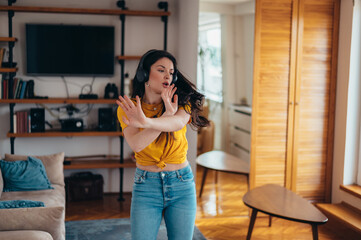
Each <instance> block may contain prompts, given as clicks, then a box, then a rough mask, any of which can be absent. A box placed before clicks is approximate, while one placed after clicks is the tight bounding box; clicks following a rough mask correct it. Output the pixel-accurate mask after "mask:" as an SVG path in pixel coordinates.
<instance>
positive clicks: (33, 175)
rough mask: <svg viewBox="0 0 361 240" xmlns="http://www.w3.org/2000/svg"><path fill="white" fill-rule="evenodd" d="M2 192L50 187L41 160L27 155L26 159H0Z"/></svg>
mask: <svg viewBox="0 0 361 240" xmlns="http://www.w3.org/2000/svg"><path fill="white" fill-rule="evenodd" d="M0 167H1V172H2V175H3V179H4V192H11V191H33V190H43V189H51V188H52V187H51V184H50V182H49V179H48V177H47V175H46V171H45V168H44V165H43V163H42V161H41V160H39V159H36V158H33V157H29V158H28V160H27V161H13V162H9V161H4V160H0Z"/></svg>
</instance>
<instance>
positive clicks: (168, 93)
mask: <svg viewBox="0 0 361 240" xmlns="http://www.w3.org/2000/svg"><path fill="white" fill-rule="evenodd" d="M176 91H177V87H175V85H174V84H172V85H170V86H169V87H167V88H164V89H163V90H162V93H161V97H162V99H163V102H164V106H165V114H167V115H171V116H173V115H174V114H176V112H177V110H178V95H177V94H174V93H175V92H176ZM173 96H174V99H173V101H172V98H173Z"/></svg>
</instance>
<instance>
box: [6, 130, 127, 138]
mask: <svg viewBox="0 0 361 240" xmlns="http://www.w3.org/2000/svg"><path fill="white" fill-rule="evenodd" d="M6 136H7V137H87V136H92V137H96V136H99V137H101V136H108V137H118V136H123V133H122V132H120V131H111V132H105V131H104V132H101V131H83V132H61V131H45V132H36V133H8V134H7V135H6Z"/></svg>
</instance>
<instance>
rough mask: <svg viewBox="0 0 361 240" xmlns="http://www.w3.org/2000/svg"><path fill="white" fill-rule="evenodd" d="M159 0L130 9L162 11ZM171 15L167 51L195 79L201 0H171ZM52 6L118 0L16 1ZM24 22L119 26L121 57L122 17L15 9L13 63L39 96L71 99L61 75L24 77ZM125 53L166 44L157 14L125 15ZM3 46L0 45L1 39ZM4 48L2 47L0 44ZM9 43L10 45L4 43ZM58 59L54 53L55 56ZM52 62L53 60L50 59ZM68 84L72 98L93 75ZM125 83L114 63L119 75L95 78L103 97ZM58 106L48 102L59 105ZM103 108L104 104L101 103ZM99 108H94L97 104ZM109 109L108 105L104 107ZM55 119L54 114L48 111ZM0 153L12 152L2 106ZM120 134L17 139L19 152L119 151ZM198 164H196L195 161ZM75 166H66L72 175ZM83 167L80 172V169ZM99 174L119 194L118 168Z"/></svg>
mask: <svg viewBox="0 0 361 240" xmlns="http://www.w3.org/2000/svg"><path fill="white" fill-rule="evenodd" d="M158 2H159V0H132V1H126V3H127V7H128V8H129V9H130V10H153V11H159V9H158V7H157V5H158ZM168 3H169V11H170V12H171V16H170V17H169V22H168V51H169V52H171V53H173V54H174V55H175V57H176V58H177V60H178V64H179V68H180V70H181V71H182V70H183V71H184V73H185V74H186V75H187V76H189V77H190V79H191V80H192V81H193V82H194V83H195V82H196V61H197V30H196V29H197V26H198V1H191V0H187V1H176V0H168ZM30 4H31V6H52V7H74V8H102V9H111V8H117V7H116V1H113V0H103V1H97V0H77V1H72V0H63V1H61V2H58V1H45V0H32V1H17V2H16V3H15V6H29V5H30ZM25 23H54V24H58V23H64V24H84V25H112V26H115V43H116V44H115V54H116V55H120V34H121V33H120V23H121V22H120V20H119V17H118V16H103V15H99V16H98V15H81V14H78V15H77V14H44V13H15V17H14V18H13V35H14V37H17V38H18V42H17V43H16V45H15V48H14V61H15V62H17V63H18V67H19V72H18V73H17V77H21V78H23V79H25V80H28V79H34V80H35V93H36V95H39V96H45V95H47V96H50V97H66V91H65V86H64V83H63V82H62V81H61V79H60V78H59V77H28V76H26V75H25V64H26V63H25V57H26V56H25V53H26V51H25V50H26V49H25ZM125 24H126V27H125V29H126V30H125V55H142V54H143V53H144V52H145V51H147V50H148V49H150V48H158V49H162V48H163V29H164V24H163V22H162V21H161V20H160V18H158V17H126V21H125ZM7 34H8V29H7V13H6V12H1V13H0V36H7ZM0 44H1V43H0ZM0 46H2V45H0ZM4 46H6V45H4ZM54 57H55V56H54ZM49 61H51V59H49ZM137 64H138V63H137V61H127V62H126V64H125V72H129V73H130V76H134V73H135V69H136V66H137ZM66 80H67V82H68V83H69V91H70V96H71V97H77V96H78V95H79V93H80V86H81V85H83V84H87V83H90V82H91V80H92V78H90V77H89V78H86V77H83V78H75V77H66ZM108 82H111V83H116V84H117V86H118V88H119V85H120V65H119V64H118V63H115V75H114V77H111V78H96V80H95V83H94V86H93V89H95V91H94V92H95V93H97V94H98V95H99V96H100V97H102V96H103V94H104V88H105V85H106V84H107V83H108ZM54 106H58V105H48V107H54ZM100 106H101V105H100ZM31 107H35V105H17V106H16V107H15V110H16V111H17V110H21V109H29V108H31ZM98 107H99V106H98V105H97V106H94V108H98ZM103 107H104V106H103ZM46 120H48V121H50V120H52V119H51V116H50V115H49V114H47V115H46ZM0 123H1V124H0V154H1V156H3V155H4V153H9V152H10V140H9V139H8V138H6V133H7V132H8V131H9V107H8V105H5V104H3V105H0ZM85 123H86V124H88V125H92V124H94V125H96V123H97V111H96V110H95V109H94V110H93V111H92V112H91V114H90V115H89V117H88V119H86V120H85ZM187 137H188V141H189V155H188V157H189V159H190V160H191V161H192V162H194V159H195V153H196V134H195V132H194V131H189V132H188V134H187ZM119 149H120V144H119V138H117V137H115V138H110V137H76V138H70V139H69V138H17V139H16V140H15V153H16V154H40V155H41V154H50V153H55V152H60V151H64V152H65V154H66V155H68V156H77V155H91V154H119ZM124 153H125V156H126V157H127V156H129V154H130V153H131V150H130V148H129V146H128V145H127V144H126V143H125V152H124ZM192 165H193V166H194V164H192ZM74 171H75V170H66V171H65V174H66V175H69V174H70V173H71V172H74ZM77 171H78V170H77ZM91 171H93V172H94V173H101V174H103V176H104V180H105V186H104V191H105V192H119V170H118V169H95V170H91ZM133 172H134V169H125V175H124V191H126V192H128V191H131V187H132V178H133V176H132V175H133Z"/></svg>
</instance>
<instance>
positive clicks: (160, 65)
mask: <svg viewBox="0 0 361 240" xmlns="http://www.w3.org/2000/svg"><path fill="white" fill-rule="evenodd" d="M157 67H162V68H165V67H164V66H163V65H157ZM169 70H173V71H174V69H173V68H171V69H169Z"/></svg>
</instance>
